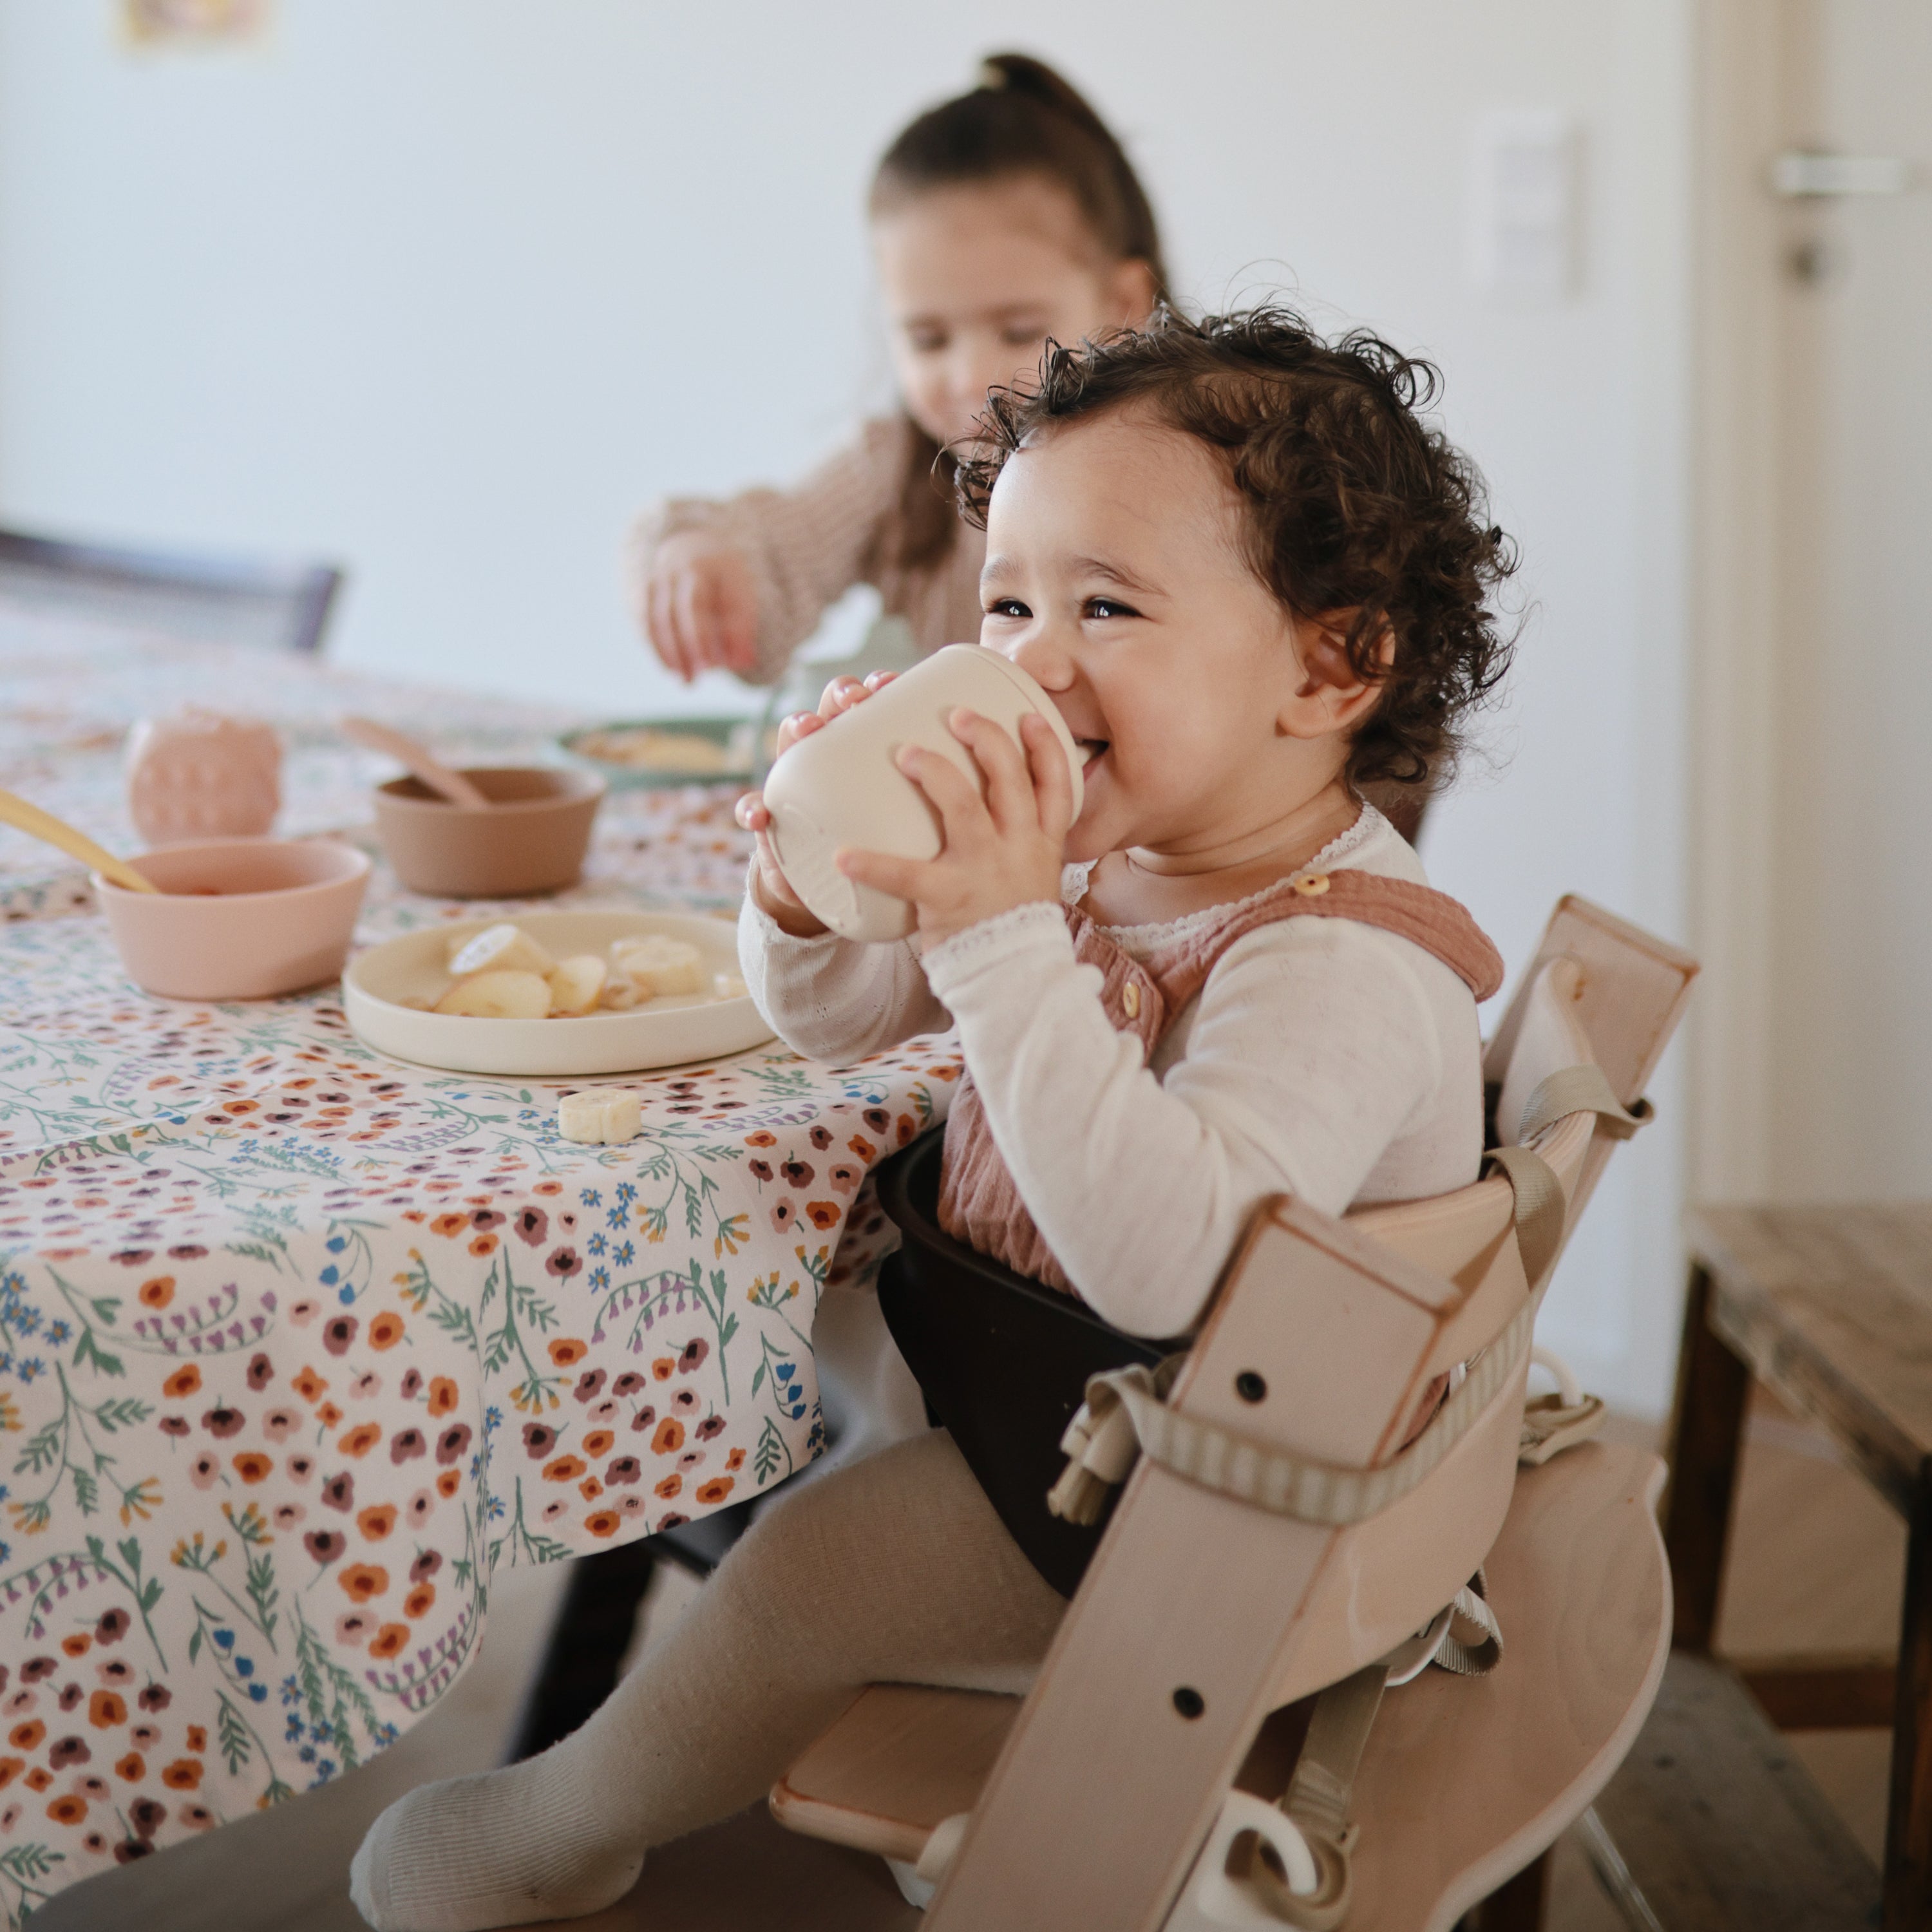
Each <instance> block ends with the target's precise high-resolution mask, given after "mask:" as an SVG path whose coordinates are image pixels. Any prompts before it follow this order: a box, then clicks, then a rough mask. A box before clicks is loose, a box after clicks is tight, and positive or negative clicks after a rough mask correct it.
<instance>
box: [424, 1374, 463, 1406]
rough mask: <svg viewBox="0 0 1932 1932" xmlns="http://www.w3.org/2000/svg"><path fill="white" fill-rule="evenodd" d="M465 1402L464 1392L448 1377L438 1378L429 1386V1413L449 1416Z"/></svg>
mask: <svg viewBox="0 0 1932 1932" xmlns="http://www.w3.org/2000/svg"><path fill="white" fill-rule="evenodd" d="M461 1400H463V1391H461V1390H460V1389H459V1388H458V1387H457V1386H456V1385H455V1382H452V1380H451V1379H449V1376H437V1378H436V1379H435V1380H434V1381H433V1382H431V1384H430V1385H429V1412H430V1414H431V1415H449V1414H450V1413H451V1412H452V1411H453V1410H454V1409H455V1407H456V1406H457V1404H458V1403H460V1401H461Z"/></svg>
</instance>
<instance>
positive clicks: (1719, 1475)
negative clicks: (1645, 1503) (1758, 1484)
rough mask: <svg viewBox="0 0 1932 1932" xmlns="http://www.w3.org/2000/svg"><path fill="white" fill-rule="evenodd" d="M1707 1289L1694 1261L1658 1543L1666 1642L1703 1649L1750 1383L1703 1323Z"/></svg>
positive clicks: (1718, 1583)
mask: <svg viewBox="0 0 1932 1932" xmlns="http://www.w3.org/2000/svg"><path fill="white" fill-rule="evenodd" d="M1711 1296H1712V1282H1711V1277H1710V1275H1709V1272H1708V1271H1706V1269H1705V1268H1703V1267H1701V1266H1700V1265H1695V1264H1694V1265H1692V1268H1691V1286H1690V1290H1689V1292H1688V1294H1687V1295H1685V1301H1684V1340H1683V1343H1682V1347H1681V1348H1680V1349H1679V1354H1678V1358H1677V1401H1676V1410H1675V1412H1674V1414H1673V1417H1672V1419H1671V1430H1670V1449H1669V1451H1668V1452H1667V1454H1668V1460H1669V1461H1670V1490H1669V1493H1667V1496H1665V1499H1664V1549H1665V1550H1666V1552H1667V1553H1668V1555H1669V1556H1670V1583H1671V1589H1672V1592H1673V1595H1674V1598H1675V1601H1676V1622H1675V1624H1674V1625H1673V1628H1672V1631H1671V1642H1672V1643H1673V1644H1674V1645H1675V1646H1676V1647H1677V1649H1680V1650H1689V1651H1694V1652H1698V1653H1699V1654H1700V1655H1706V1656H1708V1655H1709V1653H1710V1649H1711V1641H1712V1637H1713V1636H1714V1635H1715V1633H1716V1631H1717V1628H1718V1598H1719V1596H1720V1595H1721V1593H1722V1591H1723V1589H1724V1545H1725V1542H1726V1540H1727V1538H1728V1537H1729V1536H1730V1528H1731V1498H1732V1493H1733V1490H1735V1488H1736V1484H1737V1473H1738V1452H1739V1448H1740V1447H1741V1445H1742V1442H1743V1439H1744V1426H1745V1400H1746V1398H1747V1397H1748V1395H1749V1394H1750V1391H1751V1371H1750V1370H1749V1369H1748V1368H1747V1367H1745V1364H1743V1363H1742V1362H1741V1361H1739V1359H1738V1358H1737V1357H1736V1355H1733V1354H1732V1352H1731V1351H1730V1349H1728V1348H1727V1347H1726V1346H1725V1345H1724V1343H1723V1342H1721V1340H1718V1336H1717V1334H1716V1332H1715V1331H1714V1330H1713V1329H1712V1326H1711V1322H1710V1311H1711Z"/></svg>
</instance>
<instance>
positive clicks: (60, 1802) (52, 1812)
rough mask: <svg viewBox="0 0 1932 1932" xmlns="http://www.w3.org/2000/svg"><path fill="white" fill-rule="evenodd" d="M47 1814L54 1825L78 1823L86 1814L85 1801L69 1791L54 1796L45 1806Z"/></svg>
mask: <svg viewBox="0 0 1932 1932" xmlns="http://www.w3.org/2000/svg"><path fill="white" fill-rule="evenodd" d="M47 1816H48V1817H49V1818H51V1819H52V1820H53V1821H54V1823H55V1824H56V1825H78V1824H79V1823H80V1821H81V1820H83V1818H85V1817H86V1816H87V1801H86V1799H84V1798H76V1797H74V1796H72V1794H71V1793H70V1794H68V1796H65V1797H61V1798H56V1799H55V1800H54V1802H52V1804H51V1805H49V1806H48V1807H47Z"/></svg>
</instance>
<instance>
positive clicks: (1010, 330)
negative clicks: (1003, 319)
mask: <svg viewBox="0 0 1932 1932" xmlns="http://www.w3.org/2000/svg"><path fill="white" fill-rule="evenodd" d="M1000 339H1001V341H1003V342H1004V343H1005V344H1007V346H1008V347H1010V348H1013V349H1031V348H1032V347H1034V344H1036V343H1040V342H1044V341H1046V330H1045V329H1042V328H1040V327H1039V326H1037V324H1035V323H1030V322H1029V323H1009V324H1008V325H1007V326H1006V327H1005V328H1004V329H1001V332H1000Z"/></svg>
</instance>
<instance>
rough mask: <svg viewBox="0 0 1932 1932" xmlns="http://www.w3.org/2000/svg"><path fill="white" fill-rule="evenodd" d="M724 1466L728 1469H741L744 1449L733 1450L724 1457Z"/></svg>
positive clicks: (743, 1464)
mask: <svg viewBox="0 0 1932 1932" xmlns="http://www.w3.org/2000/svg"><path fill="white" fill-rule="evenodd" d="M724 1466H725V1468H726V1469H742V1468H743V1467H744V1466H745V1452H744V1451H743V1450H742V1449H734V1450H733V1451H731V1453H730V1455H728V1456H727V1457H725V1459H724Z"/></svg>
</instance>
